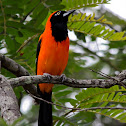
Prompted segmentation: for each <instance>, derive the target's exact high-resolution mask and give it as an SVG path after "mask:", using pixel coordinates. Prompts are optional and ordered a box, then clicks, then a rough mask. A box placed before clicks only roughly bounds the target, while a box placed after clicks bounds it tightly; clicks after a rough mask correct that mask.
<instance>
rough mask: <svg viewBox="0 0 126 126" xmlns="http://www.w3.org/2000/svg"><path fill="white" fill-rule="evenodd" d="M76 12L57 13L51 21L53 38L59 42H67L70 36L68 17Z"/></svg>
mask: <svg viewBox="0 0 126 126" xmlns="http://www.w3.org/2000/svg"><path fill="white" fill-rule="evenodd" d="M74 11H75V10H71V11H57V12H55V13H54V14H53V15H52V17H51V19H50V22H51V28H52V36H54V38H55V40H56V41H57V42H61V41H63V40H65V39H66V38H67V36H68V31H67V21H68V16H69V15H70V14H71V13H73V12H74Z"/></svg>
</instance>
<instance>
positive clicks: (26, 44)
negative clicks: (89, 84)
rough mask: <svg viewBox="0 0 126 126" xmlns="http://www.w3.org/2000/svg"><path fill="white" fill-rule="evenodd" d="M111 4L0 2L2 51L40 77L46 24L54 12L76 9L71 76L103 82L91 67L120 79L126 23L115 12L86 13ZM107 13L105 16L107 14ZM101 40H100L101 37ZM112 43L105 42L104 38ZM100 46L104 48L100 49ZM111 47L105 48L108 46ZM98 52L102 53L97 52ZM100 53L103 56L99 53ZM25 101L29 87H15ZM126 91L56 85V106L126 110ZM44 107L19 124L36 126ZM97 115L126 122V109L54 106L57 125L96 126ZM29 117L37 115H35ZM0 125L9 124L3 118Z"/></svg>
mask: <svg viewBox="0 0 126 126" xmlns="http://www.w3.org/2000/svg"><path fill="white" fill-rule="evenodd" d="M108 2H109V0H62V1H61V0H47V1H41V0H22V1H14V0H9V1H8V0H0V52H2V50H3V49H5V50H7V51H6V52H3V53H4V54H5V55H7V56H8V57H10V58H12V59H14V60H15V61H16V62H17V63H19V64H21V65H22V66H23V67H25V68H26V69H27V70H28V71H29V72H30V74H31V75H34V74H35V57H36V48H37V43H38V39H39V36H40V34H41V33H42V32H43V31H44V26H45V23H46V20H47V18H48V16H49V15H50V13H52V12H54V11H56V10H71V9H80V10H81V13H80V12H79V10H77V11H76V14H75V15H71V16H70V17H69V20H68V28H69V30H73V31H75V32H74V33H75V34H76V36H77V40H75V41H71V45H70V52H69V61H68V65H67V68H66V69H65V72H64V73H65V74H66V75H67V76H68V77H73V78H76V79H85V78H86V79H89V78H103V77H101V76H100V75H98V74H96V73H93V72H91V71H90V70H89V69H88V68H89V67H91V68H92V69H95V70H99V71H103V72H106V73H107V74H109V75H114V74H115V73H118V72H119V71H121V70H123V69H125V68H126V67H125V59H126V50H125V45H126V44H125V40H126V36H125V30H126V27H125V24H126V21H125V20H123V19H120V17H118V16H116V15H114V14H113V13H111V12H109V11H101V10H95V11H96V12H97V13H98V15H100V17H97V13H93V14H92V15H91V14H89V15H87V13H82V12H84V8H86V9H90V8H89V7H92V8H93V7H95V6H100V4H106V3H108ZM103 12H105V13H103ZM115 25H118V26H119V27H120V28H121V29H123V30H124V31H120V32H118V29H117V30H116V29H114V26H115ZM99 38H102V39H100V42H98V39H99ZM103 39H104V40H107V41H104V40H103ZM97 45H98V48H99V49H98V48H97ZM103 46H104V47H105V48H106V49H105V50H103V48H102V47H103ZM96 48H97V49H96ZM78 50H79V51H78ZM99 53H100V54H101V55H99ZM2 74H4V75H5V76H6V77H9V78H12V77H14V75H12V74H10V73H9V72H8V71H7V70H4V69H2ZM14 91H15V93H16V95H17V98H18V100H19V103H20V102H21V99H22V98H23V96H24V95H26V94H25V92H24V91H23V88H21V87H18V88H15V89H14ZM125 91H126V90H125V89H124V88H123V87H118V86H114V87H112V88H110V89H100V88H96V89H93V88H91V89H82V90H81V89H74V88H70V87H67V86H59V85H55V87H54V89H53V96H52V97H53V102H54V103H56V104H60V105H63V106H68V105H69V106H71V107H74V108H81V109H84V108H92V107H117V106H122V107H123V106H125V104H126V98H125V97H126V96H125V95H124V93H125ZM37 113H38V106H35V105H32V109H31V110H30V112H28V113H27V114H23V117H22V118H21V119H19V120H17V121H16V122H15V123H14V124H13V125H15V124H17V123H19V125H32V124H33V123H34V122H36V120H37V118H36V115H37ZM97 114H100V115H102V116H101V120H103V118H104V117H109V118H110V119H114V120H111V125H112V123H113V122H114V121H115V120H119V121H120V122H123V123H126V112H125V111H124V110H123V109H118V110H117V109H96V110H87V111H81V112H78V111H75V110H67V109H64V108H61V107H58V106H53V115H54V123H55V125H57V126H58V125H61V124H62V125H73V126H74V125H79V126H81V125H82V126H83V125H91V124H92V123H93V122H94V121H95V120H96V119H97V116H96V115H97ZM29 115H30V116H31V117H29ZM0 120H1V121H0V125H1V126H2V125H3V126H5V125H6V124H5V122H4V121H3V120H2V119H0Z"/></svg>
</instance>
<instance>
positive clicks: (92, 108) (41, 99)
mask: <svg viewBox="0 0 126 126" xmlns="http://www.w3.org/2000/svg"><path fill="white" fill-rule="evenodd" d="M29 94H30V95H31V97H33V98H35V99H38V100H40V101H44V102H46V103H48V104H51V105H55V106H59V107H62V108H64V109H72V110H77V111H88V110H96V109H124V110H126V107H91V108H83V109H81V108H70V107H66V106H63V105H59V104H55V103H53V102H49V101H47V100H45V99H43V98H40V97H37V96H35V95H33V94H31V93H29Z"/></svg>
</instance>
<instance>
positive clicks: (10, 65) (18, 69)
mask: <svg viewBox="0 0 126 126" xmlns="http://www.w3.org/2000/svg"><path fill="white" fill-rule="evenodd" d="M0 60H1V65H2V67H3V68H5V69H7V70H8V71H10V72H11V73H13V74H14V75H16V76H17V77H20V76H29V75H30V74H29V73H28V71H27V70H26V69H25V68H24V67H22V66H21V65H19V64H18V63H16V62H15V61H14V60H12V59H10V58H8V57H6V56H4V55H2V54H0ZM23 88H24V89H25V90H26V91H27V90H28V91H29V92H30V93H31V94H34V95H37V89H36V87H35V86H34V85H32V84H31V85H30V86H28V85H23Z"/></svg>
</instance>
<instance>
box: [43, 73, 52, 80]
mask: <svg viewBox="0 0 126 126" xmlns="http://www.w3.org/2000/svg"><path fill="white" fill-rule="evenodd" d="M43 75H45V76H47V78H48V80H51V74H49V73H43Z"/></svg>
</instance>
